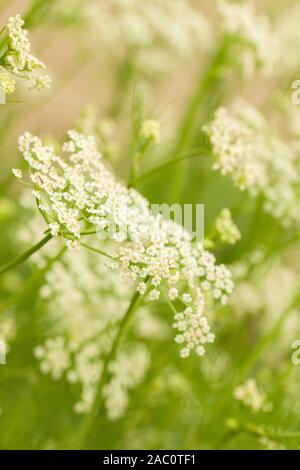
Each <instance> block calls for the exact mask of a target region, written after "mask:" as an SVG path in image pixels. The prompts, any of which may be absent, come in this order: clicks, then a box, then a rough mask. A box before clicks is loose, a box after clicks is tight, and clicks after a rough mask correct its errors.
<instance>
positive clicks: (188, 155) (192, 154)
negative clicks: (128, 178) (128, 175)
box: [135, 147, 204, 184]
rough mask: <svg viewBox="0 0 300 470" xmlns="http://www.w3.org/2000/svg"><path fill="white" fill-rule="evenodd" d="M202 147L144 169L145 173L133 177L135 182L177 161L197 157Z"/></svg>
mask: <svg viewBox="0 0 300 470" xmlns="http://www.w3.org/2000/svg"><path fill="white" fill-rule="evenodd" d="M203 149H204V147H199V148H198V149H194V150H191V151H190V152H188V153H183V154H181V155H178V157H175V158H172V159H170V160H167V161H166V162H164V163H161V164H160V165H157V166H155V167H154V168H152V169H151V170H149V171H146V172H145V173H142V174H141V175H140V176H138V177H137V178H136V179H135V184H136V183H139V182H141V181H144V180H146V179H148V178H151V176H153V175H155V174H156V173H159V172H160V171H162V170H165V169H166V168H168V167H170V166H173V165H176V164H177V163H180V162H183V161H184V160H189V159H190V158H194V157H199V154H200V152H201V150H203Z"/></svg>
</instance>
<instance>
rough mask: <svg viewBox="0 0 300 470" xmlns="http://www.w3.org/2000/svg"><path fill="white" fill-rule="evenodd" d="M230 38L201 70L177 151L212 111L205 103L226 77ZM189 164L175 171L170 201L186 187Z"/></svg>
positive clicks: (187, 146)
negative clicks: (225, 68)
mask: <svg viewBox="0 0 300 470" xmlns="http://www.w3.org/2000/svg"><path fill="white" fill-rule="evenodd" d="M229 41H230V38H228V37H227V36H224V37H223V38H222V40H220V45H219V47H218V49H217V50H216V52H215V55H214V57H213V59H212V61H211V62H210V63H209V64H208V66H207V68H206V72H205V73H204V75H203V71H202V70H201V72H200V76H199V79H198V82H197V85H196V88H195V92H194V94H193V96H192V98H191V100H190V103H189V105H188V106H187V109H186V112H185V114H184V115H183V118H182V121H181V124H180V126H179V130H178V136H179V139H178V142H177V145H176V149H175V153H176V154H177V153H178V152H182V151H184V150H187V149H188V148H189V146H190V145H191V144H192V143H193V140H194V138H195V134H196V133H197V131H198V130H199V133H200V128H201V124H202V122H203V120H205V119H206V117H207V116H208V114H209V112H210V109H209V108H210V107H209V106H207V109H205V104H206V103H207V101H208V102H209V98H210V96H211V95H212V94H213V95H214V94H215V93H217V90H218V88H219V87H220V86H221V84H222V83H223V80H224V77H223V76H222V74H220V71H222V66H223V65H224V64H225V63H226V60H227V53H228V46H229ZM202 109H203V116H202V119H201V120H200V119H198V118H199V113H200V110H202ZM187 169H188V165H187V164H184V165H182V167H181V171H177V172H176V173H174V176H173V178H172V182H170V183H169V187H170V201H171V202H178V198H179V197H180V196H181V194H182V191H183V189H184V184H185V179H186V173H187Z"/></svg>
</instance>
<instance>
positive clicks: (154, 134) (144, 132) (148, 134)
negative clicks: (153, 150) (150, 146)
mask: <svg viewBox="0 0 300 470" xmlns="http://www.w3.org/2000/svg"><path fill="white" fill-rule="evenodd" d="M141 136H142V137H144V138H145V139H147V140H152V141H153V142H156V143H159V142H160V125H159V123H158V122H157V121H155V120H152V119H148V120H147V121H144V122H143V124H142V128H141Z"/></svg>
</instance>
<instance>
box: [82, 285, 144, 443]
mask: <svg viewBox="0 0 300 470" xmlns="http://www.w3.org/2000/svg"><path fill="white" fill-rule="evenodd" d="M148 281H149V277H148V278H147V279H146V282H148ZM142 298H143V297H142V296H141V294H140V293H139V292H137V291H136V292H135V293H134V295H133V297H132V299H131V302H130V305H129V307H128V308H127V310H126V313H125V315H124V317H123V318H122V320H121V322H120V324H119V329H118V332H117V334H116V336H115V338H114V341H113V343H112V346H111V349H110V352H109V353H108V355H107V356H106V357H105V359H104V363H103V369H102V374H101V379H100V381H99V383H98V387H97V392H96V396H95V399H94V403H93V407H92V409H91V411H90V413H89V414H88V416H87V417H86V420H85V421H84V422H83V425H82V428H81V429H80V432H79V435H78V440H77V439H76V441H77V442H76V443H77V444H78V445H79V446H80V447H81V448H83V447H84V446H85V443H86V441H87V439H88V438H89V435H90V432H91V430H92V429H93V426H94V424H95V421H96V419H97V417H98V415H99V414H100V411H101V409H102V406H103V388H104V386H105V385H106V384H107V383H108V380H109V375H110V374H109V365H110V364H111V363H112V362H113V361H114V360H115V358H116V355H117V351H118V347H119V345H120V342H121V340H122V338H123V337H124V335H125V333H126V331H127V329H128V327H129V325H130V323H131V320H132V318H133V315H134V312H135V311H136V309H137V307H138V305H139V304H140V302H141V300H142Z"/></svg>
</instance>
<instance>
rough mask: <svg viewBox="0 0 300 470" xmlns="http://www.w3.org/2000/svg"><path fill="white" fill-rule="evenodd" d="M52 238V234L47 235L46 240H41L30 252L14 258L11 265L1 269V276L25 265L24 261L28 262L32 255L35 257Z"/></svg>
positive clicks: (8, 264)
mask: <svg viewBox="0 0 300 470" xmlns="http://www.w3.org/2000/svg"><path fill="white" fill-rule="evenodd" d="M51 238H53V237H52V235H51V233H47V235H46V236H45V237H44V238H42V240H40V241H39V242H38V243H36V244H35V245H33V246H32V247H31V248H29V249H28V250H26V251H24V253H21V254H20V255H19V256H17V257H16V258H14V259H13V260H12V261H10V262H9V263H6V264H5V265H4V266H2V267H1V268H0V276H1V275H2V274H4V273H6V272H7V271H10V270H11V269H13V268H15V267H16V266H18V265H19V264H21V263H23V262H24V261H26V260H27V259H28V258H30V256H31V255H33V254H34V253H36V252H37V251H39V249H40V248H42V247H43V246H44V245H46V243H48V242H49V241H50V240H51Z"/></svg>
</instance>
